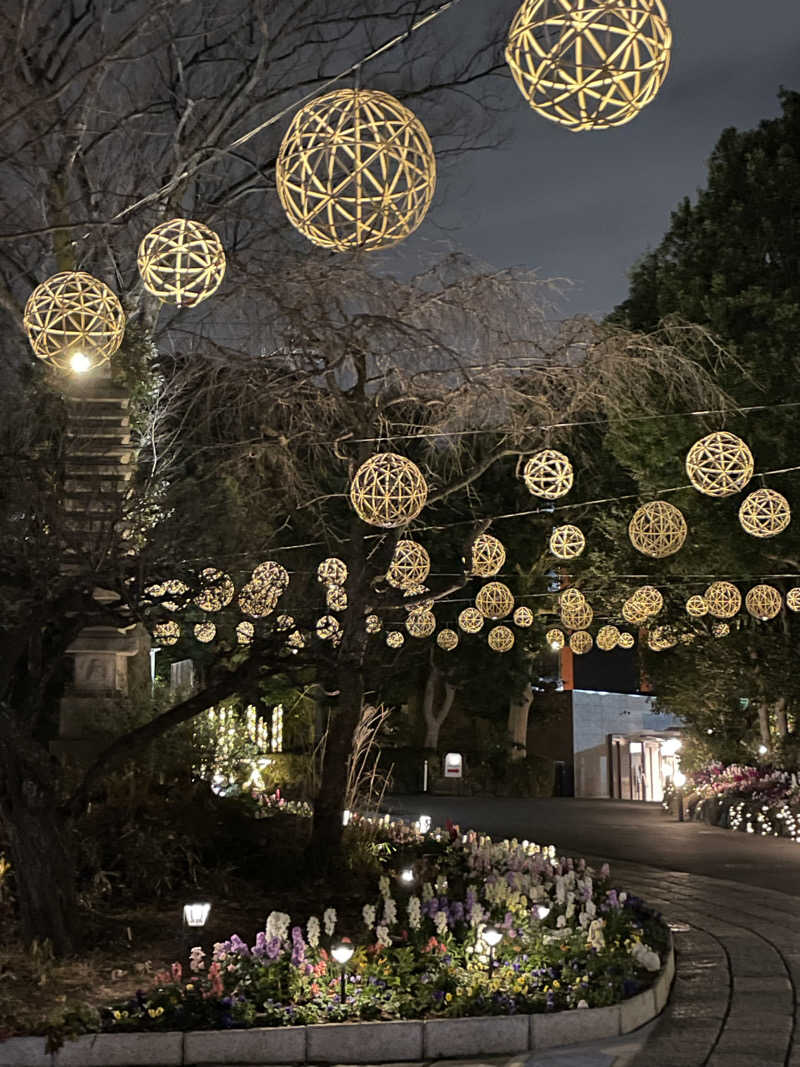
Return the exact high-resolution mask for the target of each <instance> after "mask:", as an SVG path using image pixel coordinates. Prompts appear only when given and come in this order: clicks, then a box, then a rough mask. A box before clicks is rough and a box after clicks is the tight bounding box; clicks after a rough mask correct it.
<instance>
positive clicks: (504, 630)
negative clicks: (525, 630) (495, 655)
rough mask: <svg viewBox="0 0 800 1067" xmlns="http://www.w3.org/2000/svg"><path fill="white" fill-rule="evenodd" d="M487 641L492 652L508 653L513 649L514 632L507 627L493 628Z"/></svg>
mask: <svg viewBox="0 0 800 1067" xmlns="http://www.w3.org/2000/svg"><path fill="white" fill-rule="evenodd" d="M488 641H489V648H490V649H491V650H492V652H510V651H511V649H512V648H513V647H514V632H513V630H510V629H509V628H508V627H507V626H493V627H492V628H491V630H490V631H489V637H488Z"/></svg>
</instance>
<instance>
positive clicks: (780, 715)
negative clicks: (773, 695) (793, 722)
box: [775, 697, 789, 737]
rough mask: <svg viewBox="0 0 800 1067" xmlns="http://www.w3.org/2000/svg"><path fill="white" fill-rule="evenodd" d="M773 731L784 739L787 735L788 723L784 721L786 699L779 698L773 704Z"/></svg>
mask: <svg viewBox="0 0 800 1067" xmlns="http://www.w3.org/2000/svg"><path fill="white" fill-rule="evenodd" d="M775 729H776V730H777V733H778V736H779V737H786V735H787V734H788V733H789V723H788V721H787V719H786V697H779V699H778V700H777V701H776V702H775Z"/></svg>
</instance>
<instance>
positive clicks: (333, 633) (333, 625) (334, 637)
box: [316, 615, 342, 645]
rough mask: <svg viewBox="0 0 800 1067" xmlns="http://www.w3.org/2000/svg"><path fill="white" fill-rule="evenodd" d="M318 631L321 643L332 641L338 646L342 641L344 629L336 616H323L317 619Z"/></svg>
mask: <svg viewBox="0 0 800 1067" xmlns="http://www.w3.org/2000/svg"><path fill="white" fill-rule="evenodd" d="M316 631H317V637H318V638H319V639H320V641H331V642H333V644H335V645H338V643H339V642H340V641H341V639H342V627H341V624H340V622H339V620H338V619H337V618H336V617H335V616H334V615H323V616H322V617H321V618H319V619H317V626H316Z"/></svg>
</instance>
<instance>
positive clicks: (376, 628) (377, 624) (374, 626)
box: [364, 615, 383, 634]
mask: <svg viewBox="0 0 800 1067" xmlns="http://www.w3.org/2000/svg"><path fill="white" fill-rule="evenodd" d="M364 626H365V629H366V631H367V633H368V634H379V633H380V632H381V629H382V627H383V623H382V622H381V618H380V615H367V617H366V619H365V621H364Z"/></svg>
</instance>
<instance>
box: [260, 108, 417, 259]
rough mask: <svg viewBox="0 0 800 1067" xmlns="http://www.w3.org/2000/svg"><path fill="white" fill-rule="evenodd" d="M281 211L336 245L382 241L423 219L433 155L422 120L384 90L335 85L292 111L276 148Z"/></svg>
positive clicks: (372, 245) (397, 237) (392, 240)
mask: <svg viewBox="0 0 800 1067" xmlns="http://www.w3.org/2000/svg"><path fill="white" fill-rule="evenodd" d="M275 181H276V185H277V188H278V196H279V197H280V201H281V204H282V205H283V210H284V211H285V212H286V214H287V216H288V218H289V221H290V222H291V224H292V225H293V226H294V227H296V229H298V230H299V231H300V233H302V234H303V236H304V237H307V238H308V239H309V241H313V242H314V244H316V245H319V246H321V247H322V248H331V249H333V250H334V251H337V252H345V251H349V250H352V249H366V250H373V249H378V248H388V247H389V246H390V245H394V244H397V242H398V241H402V240H403V239H404V238H406V237H408V235H409V234H411V233H413V232H414V230H416V228H417V227H418V226H419V224H420V223H421V222H422V220H423V219H424V218H425V215H426V213H427V210H428V208H429V207H430V203H431V200H432V199H433V192H434V189H435V187H436V158H435V156H434V154H433V147H432V145H431V142H430V138H429V137H428V134H427V132H426V130H425V127H424V126H423V125H422V123H421V122H420V121H419V119H418V118H417V117H416V115H415V114H414V113H413V111H409V109H408V108H407V107H406V106H405V105H404V104H401V103H400V101H399V100H396V99H395V98H394V97H393V96H390V95H389V94H388V93H382V92H378V91H376V90H374V89H335V90H334V91H333V92H331V93H325V94H324V95H323V96H318V97H315V98H314V99H313V100H310V101H309V102H308V103H307V104H305V105H304V106H303V107H302V108H300V110H299V111H298V112H297V114H296V115H295V117H294V119H293V120H292V123H291V125H290V126H289V129H288V130H287V132H286V136H285V137H284V139H283V142H282V144H281V147H280V152H279V153H278V160H277V163H276V166H275Z"/></svg>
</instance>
